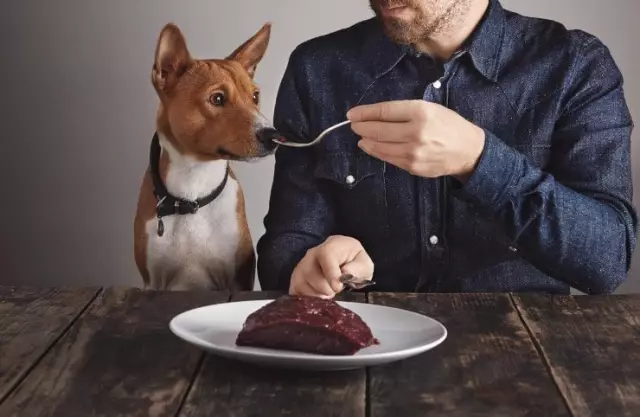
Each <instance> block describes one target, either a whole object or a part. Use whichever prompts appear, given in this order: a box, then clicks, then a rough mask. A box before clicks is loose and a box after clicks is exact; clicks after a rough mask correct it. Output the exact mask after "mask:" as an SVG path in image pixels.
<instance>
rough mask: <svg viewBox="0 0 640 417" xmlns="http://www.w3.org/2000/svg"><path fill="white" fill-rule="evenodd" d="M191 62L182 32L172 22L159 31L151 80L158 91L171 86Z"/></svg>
mask: <svg viewBox="0 0 640 417" xmlns="http://www.w3.org/2000/svg"><path fill="white" fill-rule="evenodd" d="M191 63H192V59H191V55H190V54H189V50H188V49H187V42H186V40H185V38H184V36H183V35H182V32H181V31H180V29H178V27H177V26H176V25H174V24H173V23H169V24H167V25H166V26H165V27H164V28H163V29H162V31H161V32H160V37H159V38H158V45H157V47H156V56H155V61H154V64H153V71H152V75H151V81H152V82H153V85H154V86H155V87H156V89H158V90H159V91H162V92H166V91H167V90H169V89H170V88H171V87H173V86H174V85H175V84H176V82H177V81H178V79H179V78H180V76H181V75H182V74H184V72H185V71H186V70H187V69H188V68H189V66H190V65H191Z"/></svg>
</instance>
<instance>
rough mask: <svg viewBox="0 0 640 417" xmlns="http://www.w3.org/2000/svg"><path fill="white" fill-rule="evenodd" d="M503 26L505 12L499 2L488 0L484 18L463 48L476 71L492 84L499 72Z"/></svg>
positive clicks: (504, 23)
mask: <svg viewBox="0 0 640 417" xmlns="http://www.w3.org/2000/svg"><path fill="white" fill-rule="evenodd" d="M505 26H506V17H505V12H504V9H503V8H502V6H501V5H500V2H499V1H498V0H490V1H489V7H488V8H487V11H486V12H485V14H484V17H483V18H482V20H481V21H480V23H479V24H478V26H477V27H476V29H475V31H474V32H473V33H472V34H471V36H470V37H469V38H468V39H467V42H466V43H465V45H464V46H463V49H464V50H465V51H466V52H467V53H468V54H469V56H470V57H471V60H472V61H473V65H474V66H475V67H476V69H477V70H478V71H479V72H480V73H481V74H482V75H484V76H485V77H486V78H488V79H490V80H492V81H494V82H495V81H496V80H497V78H498V73H499V70H500V56H501V51H502V42H503V40H504V32H505Z"/></svg>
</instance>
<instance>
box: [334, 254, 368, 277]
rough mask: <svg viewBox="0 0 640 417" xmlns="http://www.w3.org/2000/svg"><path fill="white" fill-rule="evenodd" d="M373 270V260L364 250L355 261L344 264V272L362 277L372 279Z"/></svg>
mask: <svg viewBox="0 0 640 417" xmlns="http://www.w3.org/2000/svg"><path fill="white" fill-rule="evenodd" d="M373 271H374V265H373V261H372V260H371V258H370V257H369V255H368V254H367V252H365V251H364V250H362V251H360V252H359V253H358V255H357V256H356V257H355V258H354V259H353V261H351V262H348V263H346V264H344V265H343V266H342V272H343V273H345V274H351V275H353V276H355V277H356V278H360V279H371V278H372V277H373Z"/></svg>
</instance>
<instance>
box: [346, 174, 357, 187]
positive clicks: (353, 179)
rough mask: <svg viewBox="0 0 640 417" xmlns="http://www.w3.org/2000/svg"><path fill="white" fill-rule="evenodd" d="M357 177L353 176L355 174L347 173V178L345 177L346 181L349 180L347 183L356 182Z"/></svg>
mask: <svg viewBox="0 0 640 417" xmlns="http://www.w3.org/2000/svg"><path fill="white" fill-rule="evenodd" d="M355 180H356V179H355V178H353V175H347V178H346V179H345V181H347V184H349V185H351V184H353V183H354V182H355Z"/></svg>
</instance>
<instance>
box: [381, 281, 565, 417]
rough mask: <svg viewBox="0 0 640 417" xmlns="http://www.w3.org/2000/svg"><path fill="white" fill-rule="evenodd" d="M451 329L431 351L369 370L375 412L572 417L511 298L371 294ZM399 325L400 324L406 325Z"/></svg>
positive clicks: (400, 415) (401, 416) (395, 416)
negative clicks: (443, 339)
mask: <svg viewBox="0 0 640 417" xmlns="http://www.w3.org/2000/svg"><path fill="white" fill-rule="evenodd" d="M369 300H370V302H372V303H376V304H383V305H387V306H392V307H400V308H404V309H407V310H412V311H416V312H418V313H422V314H425V315H427V316H430V317H433V318H435V319H436V320H438V321H440V322H441V323H443V324H444V325H445V327H446V328H447V331H448V337H447V339H446V340H445V341H444V342H443V343H442V344H441V345H439V346H437V347H436V348H434V349H433V350H431V351H427V352H425V353H424V354H422V355H419V356H416V357H414V358H410V359H408V360H405V361H402V362H397V363H392V364H389V365H385V366H381V367H374V368H371V369H370V371H369V374H370V380H369V384H370V387H369V394H370V403H371V405H370V407H371V410H370V415H371V416H372V417H388V416H393V417H404V416H414V415H420V416H441V417H442V416H456V417H457V416H460V417H463V416H464V417H469V416H487V417H488V416H491V417H500V416H504V417H519V416H531V417H537V416H545V417H553V416H567V415H569V412H568V410H567V408H566V405H565V404H564V402H563V400H562V397H561V395H560V393H559V392H558V390H557V387H556V386H555V384H554V383H553V380H552V379H551V377H550V375H549V374H548V372H547V370H546V369H545V366H544V364H543V362H542V360H541V358H540V357H539V355H538V353H537V351H536V349H535V347H534V345H533V343H532V341H531V339H530V337H529V334H528V332H527V330H526V328H525V327H524V325H523V324H522V322H521V320H520V318H519V316H518V313H517V311H516V309H515V308H514V306H513V304H512V302H511V299H510V298H509V296H508V295H507V294H492V295H488V294H486V295H485V294H455V295H453V294H395V295H392V294H376V293H373V294H370V296H369ZM399 325H400V323H399Z"/></svg>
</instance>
